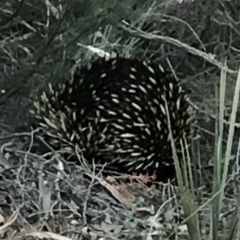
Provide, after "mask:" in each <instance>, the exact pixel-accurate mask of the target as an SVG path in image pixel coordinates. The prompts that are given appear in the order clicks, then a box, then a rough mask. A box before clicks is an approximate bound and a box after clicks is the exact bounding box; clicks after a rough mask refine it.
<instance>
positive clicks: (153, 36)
mask: <svg viewBox="0 0 240 240" xmlns="http://www.w3.org/2000/svg"><path fill="white" fill-rule="evenodd" d="M120 27H121V28H122V29H124V30H125V31H127V32H129V33H131V34H133V35H136V36H137V37H142V38H145V39H150V40H162V41H165V42H168V43H170V44H173V45H175V46H177V47H179V48H184V49H186V50H187V51H188V52H190V53H191V54H193V55H196V56H199V57H201V58H203V59H205V60H206V61H208V62H209V63H211V64H213V65H215V66H217V67H218V68H220V69H222V68H223V69H224V70H226V71H227V72H229V73H238V71H235V70H232V69H230V68H228V67H225V66H224V65H223V64H222V63H221V62H219V61H217V60H216V59H214V58H215V56H214V55H213V54H211V53H205V52H203V51H200V50H198V49H196V48H193V47H191V46H189V45H188V44H186V43H182V42H180V41H179V40H177V39H174V38H171V37H167V36H161V35H156V34H153V33H148V32H145V31H143V30H141V29H139V28H135V27H134V26H132V25H130V24H129V23H128V22H126V21H122V24H121V25H120Z"/></svg>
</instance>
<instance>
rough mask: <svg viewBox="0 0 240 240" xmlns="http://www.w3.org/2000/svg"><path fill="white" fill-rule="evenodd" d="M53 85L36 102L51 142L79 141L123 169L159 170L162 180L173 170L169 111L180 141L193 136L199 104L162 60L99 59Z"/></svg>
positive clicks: (59, 144)
mask: <svg viewBox="0 0 240 240" xmlns="http://www.w3.org/2000/svg"><path fill="white" fill-rule="evenodd" d="M49 90H50V91H49V93H47V94H46V93H43V94H42V96H41V98H40V99H39V100H38V101H37V102H36V103H35V106H36V109H35V112H34V115H35V116H36V117H37V119H38V121H39V123H40V125H41V126H42V127H43V129H44V130H45V133H46V134H47V135H49V136H51V137H52V140H50V142H51V144H52V145H53V146H54V147H55V148H57V149H59V148H61V149H66V148H68V149H70V150H72V151H75V146H77V147H79V148H80V149H81V150H83V151H84V152H85V156H86V158H87V159H88V158H89V160H91V159H90V158H92V157H93V158H95V160H98V161H100V162H102V163H105V162H106V163H109V167H110V168H111V169H116V170H117V171H119V172H127V173H133V172H135V173H142V174H145V173H148V174H153V173H154V172H156V174H157V176H159V175H160V176H159V177H158V179H160V180H164V178H165V175H167V176H170V175H171V174H172V173H173V171H174V166H173V159H172V149H171V142H170V137H169V128H168V118H167V112H169V117H170V122H171V129H172V133H173V137H174V139H175V140H176V144H177V147H178V148H180V147H179V145H178V140H179V139H180V138H181V137H183V134H184V133H185V135H186V137H187V138H188V139H189V142H190V141H191V138H192V134H193V125H194V124H195V117H194V110H193V109H192V107H191V106H190V105H189V103H188V101H187V95H186V93H185V91H184V90H183V89H182V87H181V86H180V85H179V83H178V82H177V81H176V80H175V78H174V77H172V76H171V74H169V73H166V72H164V70H163V69H162V67H161V66H159V65H156V64H148V63H146V62H141V61H139V60H137V59H128V58H123V57H117V58H112V59H109V60H105V59H98V60H96V61H95V62H93V64H92V65H91V67H90V68H88V67H83V68H81V69H78V70H76V72H75V73H74V75H73V76H72V78H71V79H69V80H67V81H64V82H61V83H60V84H59V85H58V86H57V87H56V88H54V89H53V87H52V86H50V87H49ZM166 105H167V108H166ZM110 163H111V164H110Z"/></svg>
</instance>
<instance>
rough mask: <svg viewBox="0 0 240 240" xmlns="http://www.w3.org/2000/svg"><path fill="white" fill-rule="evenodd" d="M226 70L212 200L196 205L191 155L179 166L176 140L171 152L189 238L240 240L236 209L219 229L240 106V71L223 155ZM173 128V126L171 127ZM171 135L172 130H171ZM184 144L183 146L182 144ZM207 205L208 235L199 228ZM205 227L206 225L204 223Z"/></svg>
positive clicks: (222, 72)
mask: <svg viewBox="0 0 240 240" xmlns="http://www.w3.org/2000/svg"><path fill="white" fill-rule="evenodd" d="M225 66H226V65H225ZM225 69H226V68H224V67H223V68H222V70H221V77H220V88H219V103H220V104H219V114H218V115H219V119H217V124H216V126H217V127H216V131H215V141H216V145H215V152H214V156H213V158H214V167H213V175H214V176H213V184H212V197H211V198H210V199H209V200H208V201H207V202H206V203H205V204H203V205H202V206H198V205H197V201H196V200H197V196H196V191H195V189H194V181H193V174H192V170H191V167H190V165H191V164H190V163H191V161H192V160H191V159H190V156H189V153H188V154H187V156H185V155H186V154H185V155H184V154H183V159H186V161H184V163H183V167H180V164H179V160H178V157H177V154H176V148H175V146H174V142H173V139H172V138H171V142H172V149H173V154H174V161H175V166H176V172H177V181H178V186H179V191H180V196H181V204H182V208H183V211H184V216H185V222H186V225H187V229H188V235H189V239H194V240H200V239H206V238H207V239H213V240H217V239H220V235H221V239H226V240H236V239H239V230H240V228H239V226H240V225H239V218H238V216H239V209H236V210H235V211H234V213H233V215H234V216H233V217H232V222H229V224H228V225H227V226H226V228H225V229H222V228H220V226H219V219H220V214H221V212H222V208H223V201H224V198H225V187H226V185H227V182H228V170H229V161H230V157H231V152H232V146H233V137H234V128H235V123H236V112H237V108H238V103H239V89H240V70H239V72H238V76H237V80H236V85H235V93H234V95H233V104H232V111H231V117H230V124H229V132H228V139H227V148H226V152H225V153H224V152H223V147H222V146H223V131H224V109H225V92H226V88H227V84H226V83H227V73H226V71H225ZM169 125H170V124H169ZM170 132H171V128H170ZM183 145H184V144H183ZM206 205H209V206H210V209H211V218H210V222H209V223H208V224H209V226H210V229H209V233H208V234H206V235H205V233H206V229H203V227H201V226H200V225H201V224H200V217H199V214H198V213H199V211H200V210H201V208H203V207H205V206H206ZM203 226H206V224H204V225H203Z"/></svg>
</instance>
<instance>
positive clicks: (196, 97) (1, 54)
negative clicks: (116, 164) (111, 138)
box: [0, 0, 240, 240]
mask: <svg viewBox="0 0 240 240" xmlns="http://www.w3.org/2000/svg"><path fill="white" fill-rule="evenodd" d="M239 8H240V3H239V1H237V0H232V1H224V2H223V1H218V0H212V1H207V0H195V1H194V2H192V3H182V4H179V3H178V2H177V1H173V0H172V1H171V0H151V1H142V0H138V1H136V0H122V1H93V0H72V1H66V0H61V1H60V0H53V1H48V0H45V1H40V0H22V1H15V0H6V1H5V0H4V1H2V2H1V4H0V116H1V118H0V143H1V148H0V152H1V155H0V156H1V157H0V210H1V211H0V222H1V223H2V226H1V227H0V233H1V237H2V238H3V239H16V238H19V237H20V236H21V237H22V238H23V239H28V238H29V237H30V236H32V237H35V238H36V239H37V238H43V237H44V238H49V239H50V238H52V239H61V237H63V236H65V237H66V239H68V238H69V239H79V235H81V236H83V237H86V238H89V237H98V238H99V239H100V238H101V237H102V238H103V237H105V238H107V239H116V238H119V239H148V240H149V239H194V240H198V239H211V240H212V239H213V240H215V239H218V240H219V239H223V240H226V239H229V240H230V239H231V240H232V239H239V238H240V237H239V232H240V231H239V226H240V225H239V165H238V159H239V152H240V150H239V126H240V125H239V116H240V115H239V89H240V72H239V49H238V46H239V21H238V19H239V12H238V11H237V9H239ZM116 52H117V53H119V54H120V55H122V56H127V57H128V56H134V57H137V58H139V59H145V60H147V59H151V60H153V61H156V62H159V63H161V64H162V65H163V66H164V67H165V68H167V69H169V70H171V71H172V72H173V73H174V74H175V75H176V77H177V78H179V79H180V81H181V82H182V83H183V84H185V85H186V87H187V88H188V89H189V90H190V95H191V99H192V102H193V104H194V106H195V107H196V108H197V110H198V124H199V139H197V140H196V141H195V143H194V145H193V147H192V154H190V153H185V155H184V157H185V159H186V160H185V162H184V163H179V164H181V165H183V166H184V170H183V171H182V170H180V168H179V167H178V166H179V164H178V159H177V157H175V159H174V160H175V165H176V168H177V170H178V171H177V182H178V186H176V185H173V184H171V183H169V184H159V185H158V187H157V188H155V187H153V186H152V187H146V186H145V185H144V184H143V182H145V181H147V180H149V179H148V178H146V177H143V176H142V177H136V176H132V177H129V176H120V177H119V178H111V179H103V177H102V173H101V171H102V169H101V170H97V168H95V166H94V170H93V171H92V170H90V168H89V166H88V164H87V163H86V161H85V160H84V159H83V158H82V156H81V155H80V154H79V161H81V166H75V165H73V164H71V163H69V162H67V161H66V160H64V159H62V158H61V157H60V156H59V155H58V153H55V154H54V156H53V157H49V156H50V153H51V151H50V150H49V153H46V154H44V155H40V154H38V152H39V149H38V145H37V144H36V143H35V136H36V134H37V130H35V129H31V126H32V122H31V118H30V114H29V108H30V107H31V104H32V102H33V100H32V99H33V98H34V97H36V96H37V95H38V94H39V92H41V91H42V90H43V89H45V88H46V87H47V84H48V83H49V82H51V83H53V84H54V83H56V82H57V81H58V80H59V77H61V76H64V75H66V74H68V73H70V72H71V71H72V67H73V65H75V64H86V63H88V62H89V60H90V59H91V58H93V57H96V55H100V56H101V55H102V54H114V53H116ZM169 127H171V126H169ZM182 144H183V146H184V143H182ZM172 148H173V152H174V151H175V147H174V144H172ZM51 156H52V155H51ZM190 156H191V157H190ZM126 178H128V179H130V180H131V181H128V182H130V183H128V184H127V183H126V181H125V179H126ZM29 239H30V238H29Z"/></svg>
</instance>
